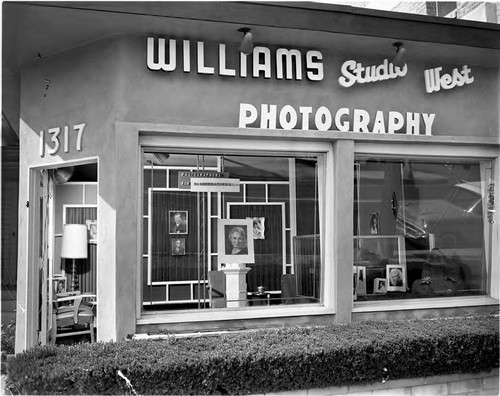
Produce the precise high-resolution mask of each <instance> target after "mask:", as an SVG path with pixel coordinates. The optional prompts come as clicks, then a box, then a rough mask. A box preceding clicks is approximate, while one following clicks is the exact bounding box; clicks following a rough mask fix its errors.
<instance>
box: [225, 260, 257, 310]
mask: <svg viewBox="0 0 500 396" xmlns="http://www.w3.org/2000/svg"><path fill="white" fill-rule="evenodd" d="M250 270H251V268H248V267H247V266H246V264H245V263H231V264H226V267H225V268H222V271H223V272H224V273H225V274H226V301H227V307H228V308H237V307H246V306H247V305H248V301H247V273H248V271H250Z"/></svg>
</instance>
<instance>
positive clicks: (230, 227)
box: [218, 219, 254, 263]
mask: <svg viewBox="0 0 500 396" xmlns="http://www.w3.org/2000/svg"><path fill="white" fill-rule="evenodd" d="M252 233H253V221H252V219H221V220H219V233H218V240H219V244H218V247H219V262H220V263H253V262H254V250H253V246H254V245H253V237H252Z"/></svg>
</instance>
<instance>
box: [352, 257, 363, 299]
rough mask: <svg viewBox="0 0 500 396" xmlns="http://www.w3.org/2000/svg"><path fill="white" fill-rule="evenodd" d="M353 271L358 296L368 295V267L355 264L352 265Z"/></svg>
mask: <svg viewBox="0 0 500 396" xmlns="http://www.w3.org/2000/svg"><path fill="white" fill-rule="evenodd" d="M352 273H353V280H354V284H355V285H356V290H355V292H356V293H355V294H356V296H364V295H366V267H362V266H359V265H355V266H353V267H352Z"/></svg>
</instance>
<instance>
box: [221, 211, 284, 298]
mask: <svg viewBox="0 0 500 396" xmlns="http://www.w3.org/2000/svg"><path fill="white" fill-rule="evenodd" d="M247 217H250V218H254V217H264V218H265V221H264V225H265V234H264V235H265V239H255V240H254V250H255V264H247V267H249V268H251V271H249V272H248V274H247V287H248V290H249V291H256V290H257V287H258V286H264V287H265V288H266V290H280V289H281V275H282V274H283V232H284V231H283V206H282V205H281V204H278V205H259V204H244V205H231V209H230V218H231V219H245V218H247Z"/></svg>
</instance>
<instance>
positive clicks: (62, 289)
mask: <svg viewBox="0 0 500 396" xmlns="http://www.w3.org/2000/svg"><path fill="white" fill-rule="evenodd" d="M53 284H54V293H55V294H59V293H66V278H58V279H54V281H53Z"/></svg>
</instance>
